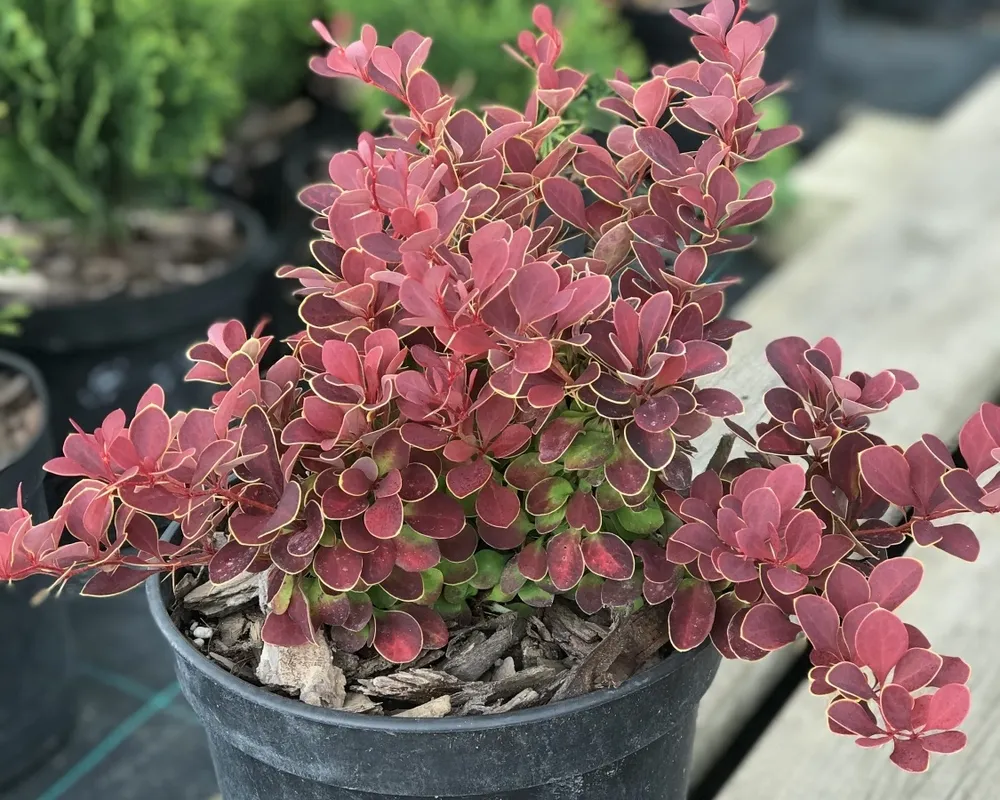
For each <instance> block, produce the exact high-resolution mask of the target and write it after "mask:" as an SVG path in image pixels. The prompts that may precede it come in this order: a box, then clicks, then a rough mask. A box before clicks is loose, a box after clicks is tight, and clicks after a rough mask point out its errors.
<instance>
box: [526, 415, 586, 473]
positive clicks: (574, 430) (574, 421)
mask: <svg viewBox="0 0 1000 800" xmlns="http://www.w3.org/2000/svg"><path fill="white" fill-rule="evenodd" d="M586 422H587V420H586V418H584V417H582V416H572V417H571V416H566V415H563V416H560V417H556V418H555V419H554V420H553V421H552V422H550V423H549V424H548V425H547V426H546V427H545V430H543V431H542V434H541V436H540V437H539V438H538V460H539V462H540V463H542V464H552V463H555V462H556V461H558V460H559V459H560V458H562V456H563V454H564V453H565V452H566V451H567V450H568V449H569V446H570V445H571V444H573V440H574V439H576V437H577V436H578V435H579V434H580V433H582V432H583V429H584V426H585V424H586ZM529 488H530V487H529Z"/></svg>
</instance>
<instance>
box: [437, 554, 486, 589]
mask: <svg viewBox="0 0 1000 800" xmlns="http://www.w3.org/2000/svg"><path fill="white" fill-rule="evenodd" d="M437 568H438V570H439V571H440V572H441V576H442V578H443V579H444V583H445V585H446V586H460V585H461V584H463V583H468V582H469V581H471V580H472V579H473V578H474V577H476V573H477V572H478V571H479V565H478V564H477V563H476V557H475V556H469V557H468V558H467V559H465V561H449V560H448V559H446V558H442V559H441V561H440V562H439V563H438V565H437Z"/></svg>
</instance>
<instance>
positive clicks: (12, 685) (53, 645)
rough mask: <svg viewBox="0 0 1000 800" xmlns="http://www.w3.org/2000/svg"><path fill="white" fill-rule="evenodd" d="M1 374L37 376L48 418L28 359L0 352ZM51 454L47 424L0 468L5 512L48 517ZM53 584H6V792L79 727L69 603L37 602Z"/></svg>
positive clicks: (0, 665) (1, 728) (2, 769)
mask: <svg viewBox="0 0 1000 800" xmlns="http://www.w3.org/2000/svg"><path fill="white" fill-rule="evenodd" d="M0 369H3V370H14V371H17V372H21V373H23V374H25V375H27V376H28V377H29V378H30V379H31V383H32V386H33V388H34V390H35V392H36V395H37V396H38V398H39V399H40V400H41V402H42V404H43V407H44V408H43V410H44V412H45V413H43V420H44V419H47V412H48V405H49V398H48V392H46V389H45V384H44V382H43V381H42V376H41V375H40V374H39V372H38V371H37V370H36V369H35V368H34V367H33V366H31V365H30V364H29V363H28V362H27V361H25V360H24V359H22V358H19V357H17V356H15V355H13V354H11V353H6V352H3V351H0ZM50 456H51V439H50V436H49V430H48V426H47V425H45V426H43V428H42V430H40V431H39V432H38V434H37V435H36V436H35V438H34V440H33V441H32V442H31V444H30V445H28V447H27V448H26V449H25V450H24V452H23V453H21V454H20V455H19V456H18V457H17V458H16V459H15V460H14V461H13V462H12V463H11V464H9V465H8V466H7V467H6V468H3V469H0V508H10V507H12V506H14V504H15V503H16V499H17V490H18V486H21V492H22V502H23V504H24V507H25V508H26V509H27V510H28V511H30V512H31V513H32V515H33V517H34V520H35V521H36V522H42V521H44V520H45V519H47V518H48V514H47V510H46V503H45V493H44V490H43V487H42V464H44V463H45V461H46V460H48V459H49V457H50ZM49 583H50V581H49V580H48V579H45V578H40V579H38V580H34V579H32V580H27V581H23V582H19V583H16V584H14V585H12V586H6V585H2V584H0V638H2V641H3V644H2V646H0V687H3V689H2V691H0V753H2V754H3V755H2V757H0V788H2V787H4V786H7V785H9V784H10V783H12V782H13V781H15V780H17V779H18V778H20V777H23V776H24V775H25V774H27V773H28V772H31V771H32V770H33V769H35V768H37V767H38V766H40V765H41V764H42V763H43V762H44V761H45V760H46V759H48V758H49V757H50V756H51V755H52V754H53V753H54V752H55V751H56V750H58V749H59V748H60V747H61V746H62V744H63V742H64V741H65V740H66V738H67V737H68V736H69V732H70V730H71V729H72V727H73V723H74V721H75V716H76V708H75V693H74V692H73V690H72V683H71V678H70V666H69V665H70V657H69V656H70V641H69V625H68V623H67V619H66V609H65V605H64V603H63V601H61V600H59V599H57V598H49V599H48V600H46V601H45V602H44V603H42V604H40V605H38V606H37V607H34V608H32V607H31V598H32V596H33V595H34V594H36V593H37V592H38V591H39V590H40V589H42V588H44V587H45V586H47V585H48V584H49Z"/></svg>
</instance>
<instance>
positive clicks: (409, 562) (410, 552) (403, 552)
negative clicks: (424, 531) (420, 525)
mask: <svg viewBox="0 0 1000 800" xmlns="http://www.w3.org/2000/svg"><path fill="white" fill-rule="evenodd" d="M393 543H394V544H395V547H396V566H397V567H399V568H400V569H402V570H405V571H406V572H423V571H424V570H427V569H431V568H432V567H436V566H437V564H438V562H439V561H440V560H441V550H440V548H439V547H438V543H437V542H436V541H435V540H434V539H431V538H430V537H428V536H422V535H421V534H419V533H417V532H416V531H414V530H413V529H412V528H410V527H408V526H405V525H404V526H403V529H402V530H401V531H400V532H399V536H397V537H396V538H395V539H394V540H393Z"/></svg>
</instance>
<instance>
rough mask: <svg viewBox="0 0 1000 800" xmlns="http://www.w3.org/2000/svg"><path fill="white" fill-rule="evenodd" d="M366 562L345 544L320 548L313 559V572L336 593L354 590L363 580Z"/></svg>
mask: <svg viewBox="0 0 1000 800" xmlns="http://www.w3.org/2000/svg"><path fill="white" fill-rule="evenodd" d="M363 565H364V560H363V559H362V557H361V554H360V553H355V552H354V551H353V550H351V549H349V548H348V547H347V545H345V544H343V543H337V544H335V545H334V546H333V547H320V548H319V549H318V550H317V551H316V555H315V556H314V558H313V572H315V573H316V577H317V578H319V579H320V581H322V583H323V585H324V586H326V587H327V588H328V589H330V590H331V591H334V592H346V591H349V590H351V589H353V588H354V587H355V586H357V584H358V580H360V578H361V568H362V566H363Z"/></svg>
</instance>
